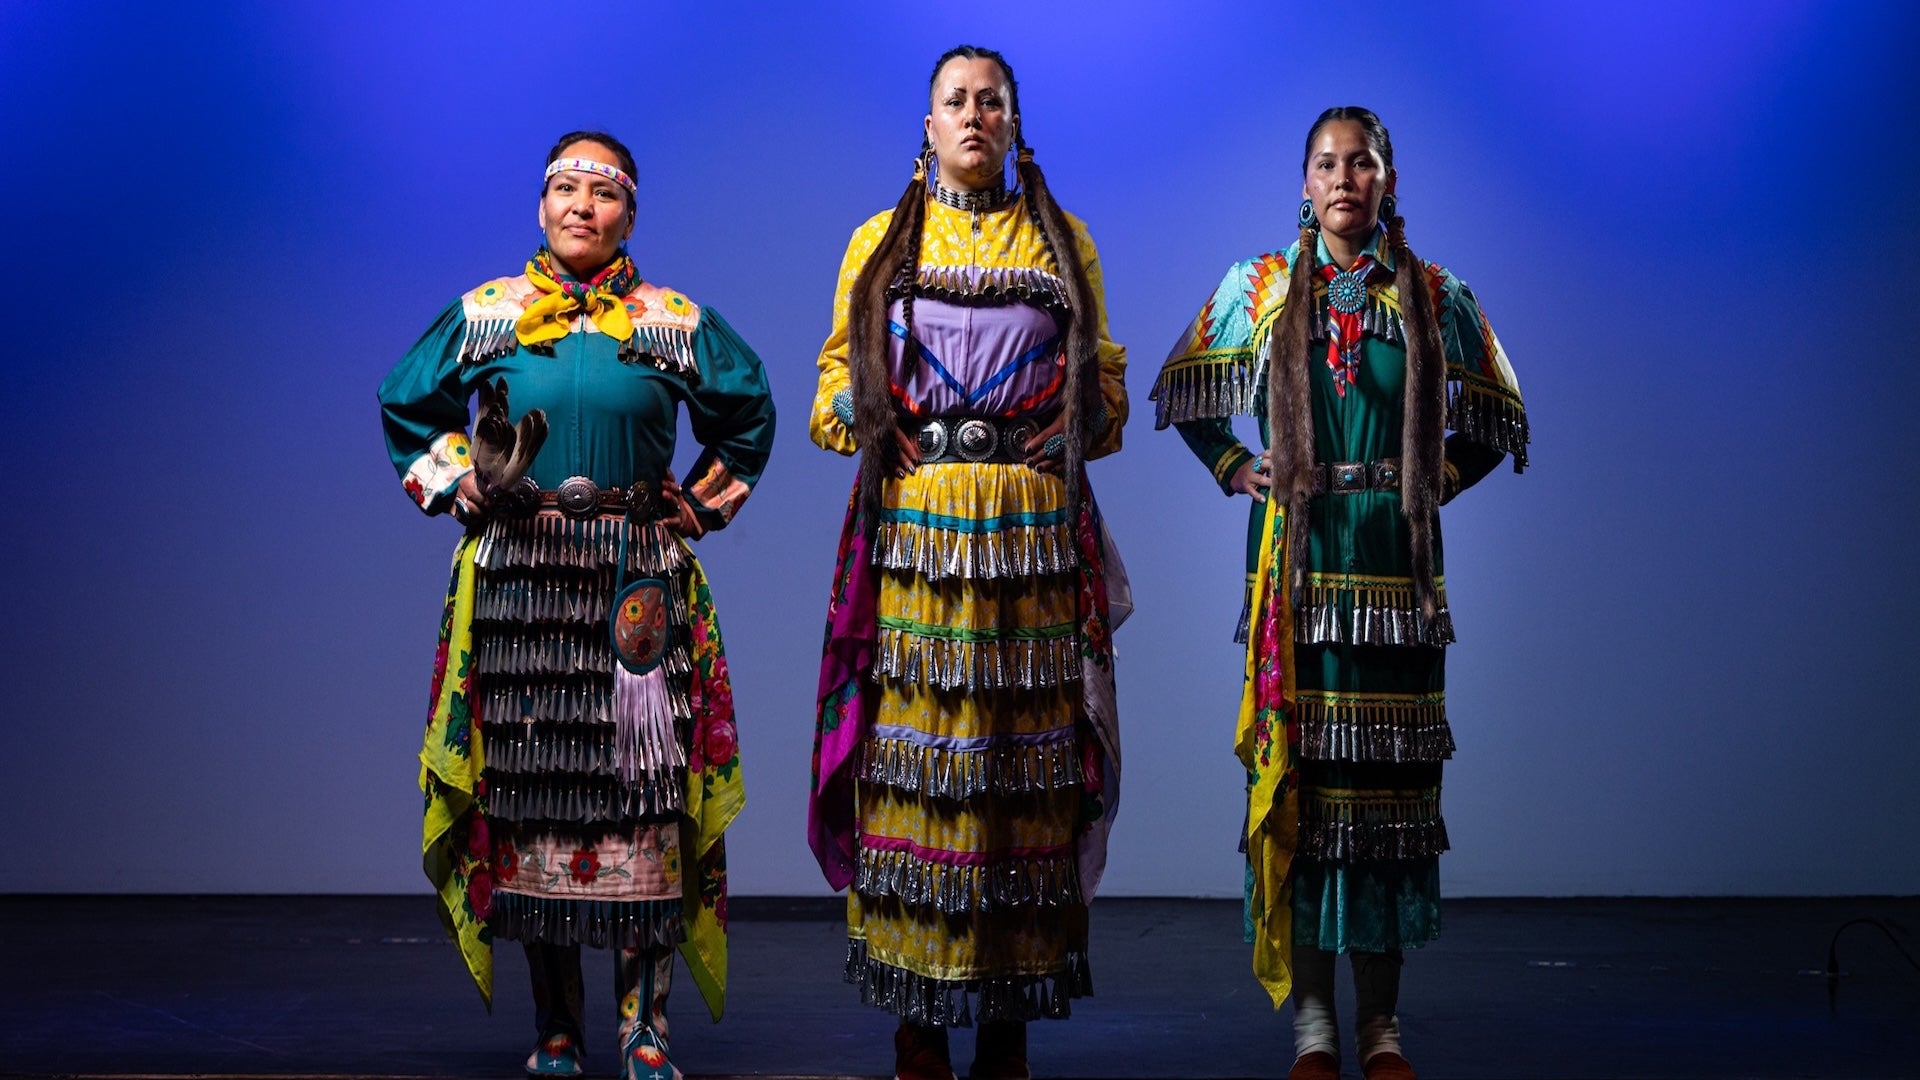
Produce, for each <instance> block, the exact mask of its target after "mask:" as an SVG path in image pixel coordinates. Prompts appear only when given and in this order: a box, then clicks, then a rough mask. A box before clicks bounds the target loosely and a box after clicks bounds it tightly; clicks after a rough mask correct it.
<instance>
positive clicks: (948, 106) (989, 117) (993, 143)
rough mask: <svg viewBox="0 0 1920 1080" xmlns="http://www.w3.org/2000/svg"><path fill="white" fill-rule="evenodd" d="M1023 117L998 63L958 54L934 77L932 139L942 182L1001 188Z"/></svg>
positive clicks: (929, 119)
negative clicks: (1016, 106)
mask: <svg viewBox="0 0 1920 1080" xmlns="http://www.w3.org/2000/svg"><path fill="white" fill-rule="evenodd" d="M1019 124H1020V118H1019V117H1018V116H1015V115H1014V113H1013V88H1012V87H1010V86H1008V85H1007V73H1006V72H1005V71H1003V70H1001V67H1000V65H999V63H998V62H996V61H993V60H987V59H979V60H969V59H967V58H966V57H964V56H956V57H954V58H953V59H951V60H949V61H947V62H946V63H945V64H944V65H942V66H941V68H940V72H939V74H937V75H935V76H934V77H933V111H932V112H929V113H928V114H927V141H928V142H929V143H932V144H933V152H934V153H935V154H938V155H939V156H940V183H941V184H942V185H944V186H946V187H949V188H953V189H954V190H956V191H979V190H982V189H984V188H991V187H997V186H999V184H1000V183H1001V182H1002V180H1003V179H1004V177H1003V174H1002V172H1001V170H1002V168H1003V166H1004V162H1005V161H1006V159H1007V148H1008V147H1010V146H1012V145H1013V136H1014V132H1015V131H1016V130H1017V129H1018V127H1019Z"/></svg>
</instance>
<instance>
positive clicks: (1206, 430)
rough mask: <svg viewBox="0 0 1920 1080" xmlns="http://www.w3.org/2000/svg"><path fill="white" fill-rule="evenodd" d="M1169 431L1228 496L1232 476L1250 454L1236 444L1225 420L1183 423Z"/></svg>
mask: <svg viewBox="0 0 1920 1080" xmlns="http://www.w3.org/2000/svg"><path fill="white" fill-rule="evenodd" d="M1173 428H1174V430H1175V431H1178V432H1179V433H1180V438H1182V439H1184V440H1186V444H1187V449H1189V450H1191V451H1193V456H1194V457H1197V458H1199V459H1200V464H1202V465H1205V466H1206V467H1207V469H1208V470H1209V471H1211V472H1212V473H1213V482H1214V483H1216V484H1219V485H1220V490H1221V491H1222V492H1223V493H1225V494H1227V495H1232V494H1233V474H1234V473H1235V472H1238V471H1239V469H1240V466H1241V465H1243V464H1245V463H1246V462H1247V461H1248V460H1250V459H1251V458H1252V457H1253V452H1252V451H1251V450H1248V449H1247V448H1246V447H1245V446H1242V445H1241V444H1240V440H1239V439H1238V438H1236V437H1235V436H1234V434H1233V425H1232V424H1231V423H1229V422H1228V420H1227V418H1226V417H1224V416H1219V417H1214V418H1212V419H1210V420H1183V421H1180V422H1178V423H1176V424H1174V425H1173Z"/></svg>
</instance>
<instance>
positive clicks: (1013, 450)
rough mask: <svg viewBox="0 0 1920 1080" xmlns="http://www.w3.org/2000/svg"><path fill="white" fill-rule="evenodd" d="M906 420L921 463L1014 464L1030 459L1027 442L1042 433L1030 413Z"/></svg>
mask: <svg viewBox="0 0 1920 1080" xmlns="http://www.w3.org/2000/svg"><path fill="white" fill-rule="evenodd" d="M913 423H914V421H913V420H911V419H909V420H907V421H906V425H907V430H908V431H909V432H912V433H913V437H914V442H915V443H916V444H917V445H918V446H919V447H920V464H922V465H939V464H942V463H945V462H949V461H968V462H974V463H976V464H978V463H984V462H994V463H1002V464H1015V463H1018V462H1022V461H1025V460H1027V443H1028V441H1029V440H1031V439H1032V438H1033V437H1034V436H1035V435H1038V434H1039V433H1040V424H1039V423H1038V422H1037V421H1036V420H1034V419H1033V418H1032V417H1030V416H936V417H933V418H931V419H929V420H923V421H919V424H920V427H919V430H918V431H914V429H913V427H912V425H913Z"/></svg>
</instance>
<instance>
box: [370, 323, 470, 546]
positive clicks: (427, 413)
mask: <svg viewBox="0 0 1920 1080" xmlns="http://www.w3.org/2000/svg"><path fill="white" fill-rule="evenodd" d="M465 330H466V316H465V315H464V314H463V312H462V307H461V302H460V301H459V300H455V301H454V302H453V303H452V304H450V305H448V307H447V309H446V310H445V311H443V312H441V313H440V317H439V318H438V319H435V320H434V322H433V325H432V326H430V327H428V328H427V332H426V333H425V334H422V335H421V336H420V340H419V341H417V342H415V343H414V346H413V348H411V349H408V350H407V354H406V355H405V356H403V357H401V358H400V362H399V363H397V364H395V365H393V370H392V371H389V372H387V377H386V378H385V379H384V380H382V381H381V383H380V394H379V396H380V425H381V427H382V428H383V429H384V430H385V432H386V437H387V455H388V456H389V457H390V458H392V459H393V467H394V469H395V470H396V471H397V472H399V474H400V482H401V484H402V485H403V486H404V487H405V488H406V492H407V495H408V496H409V497H411V498H412V499H413V501H414V503H415V504H416V505H418V506H419V507H420V509H421V510H423V511H425V512H427V513H429V514H437V513H440V512H442V511H444V510H445V509H446V508H447V506H448V504H449V503H451V502H452V500H453V493H454V491H455V489H457V488H458V487H459V486H460V480H461V478H462V477H464V476H466V475H467V474H468V473H469V472H472V471H473V453H472V448H471V446H470V445H469V443H468V440H467V432H466V428H467V419H468V417H467V398H468V397H469V396H470V394H471V391H472V388H471V387H469V386H467V385H466V384H465V383H464V382H463V381H462V374H463V372H462V370H461V365H460V360H459V348H460V341H461V338H462V337H463V336H464V334H465Z"/></svg>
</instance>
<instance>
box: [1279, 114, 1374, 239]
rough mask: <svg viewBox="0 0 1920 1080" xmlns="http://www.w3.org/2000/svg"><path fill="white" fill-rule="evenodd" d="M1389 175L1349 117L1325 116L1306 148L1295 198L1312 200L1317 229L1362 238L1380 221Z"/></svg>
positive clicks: (1355, 123) (1358, 126) (1365, 131)
mask: <svg viewBox="0 0 1920 1080" xmlns="http://www.w3.org/2000/svg"><path fill="white" fill-rule="evenodd" d="M1393 185H1394V174H1393V171H1392V170H1391V169H1388V168H1387V166H1386V162H1383V161H1381V160H1380V155H1379V154H1378V153H1376V152H1375V151H1374V149H1373V143H1372V142H1370V141H1369V140H1368V139H1367V129H1366V128H1363V127H1361V126H1360V124H1359V122H1357V121H1354V120H1329V121H1328V122H1327V123H1326V124H1325V125H1323V126H1322V127H1321V128H1320V130H1319V132H1317V133H1316V134H1315V135H1314V137H1313V145H1312V146H1311V147H1309V148H1308V152H1307V179H1306V182H1305V183H1303V184H1301V185H1300V197H1301V198H1303V199H1309V200H1311V201H1312V202H1313V212H1314V213H1316V214H1318V215H1320V228H1321V229H1322V230H1324V231H1326V232H1329V233H1332V234H1333V235H1335V236H1338V237H1341V238H1342V239H1346V240H1362V239H1364V238H1365V237H1366V236H1367V234H1369V233H1371V232H1372V231H1373V228H1374V226H1375V225H1376V224H1377V223H1378V222H1379V220H1380V200H1381V198H1382V197H1384V196H1386V195H1388V194H1391V193H1392V191H1393Z"/></svg>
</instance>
